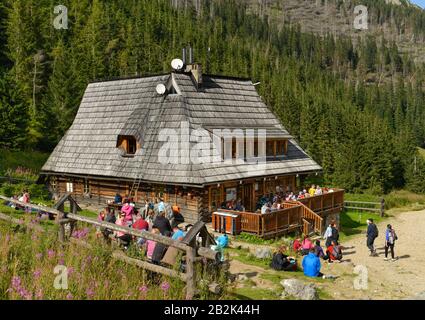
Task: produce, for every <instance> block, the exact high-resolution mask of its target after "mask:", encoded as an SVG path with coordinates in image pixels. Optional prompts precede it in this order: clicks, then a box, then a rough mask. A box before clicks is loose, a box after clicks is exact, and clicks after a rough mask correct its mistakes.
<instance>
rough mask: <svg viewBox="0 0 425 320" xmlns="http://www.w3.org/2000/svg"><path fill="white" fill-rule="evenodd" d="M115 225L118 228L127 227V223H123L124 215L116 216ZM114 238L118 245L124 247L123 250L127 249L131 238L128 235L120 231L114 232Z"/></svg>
mask: <svg viewBox="0 0 425 320" xmlns="http://www.w3.org/2000/svg"><path fill="white" fill-rule="evenodd" d="M115 224H116V225H118V226H122V227H127V223H126V222H125V219H124V215H123V213H122V212H120V213H119V214H118V219H117V221H116V222H115ZM116 237H117V239H118V241H119V243H120V244H121V245H122V246H123V247H124V249H127V248H128V246H129V245H130V241H131V239H132V237H131V236H130V235H129V234H126V233H125V232H121V231H117V232H116Z"/></svg>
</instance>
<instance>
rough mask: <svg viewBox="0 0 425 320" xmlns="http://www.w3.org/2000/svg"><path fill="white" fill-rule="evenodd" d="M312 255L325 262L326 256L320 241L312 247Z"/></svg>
mask: <svg viewBox="0 0 425 320" xmlns="http://www.w3.org/2000/svg"><path fill="white" fill-rule="evenodd" d="M314 254H315V255H316V256H317V257H318V258H321V259H323V260H327V259H328V256H327V255H325V252H324V251H323V249H322V246H321V245H320V240H316V243H315V246H314Z"/></svg>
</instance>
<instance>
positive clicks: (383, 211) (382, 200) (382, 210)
mask: <svg viewBox="0 0 425 320" xmlns="http://www.w3.org/2000/svg"><path fill="white" fill-rule="evenodd" d="M384 216H385V199H384V198H382V199H381V217H384Z"/></svg>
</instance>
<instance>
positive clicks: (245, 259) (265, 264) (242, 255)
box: [226, 248, 270, 269]
mask: <svg viewBox="0 0 425 320" xmlns="http://www.w3.org/2000/svg"><path fill="white" fill-rule="evenodd" d="M226 251H227V252H229V253H232V257H231V258H232V259H235V260H238V261H240V262H242V263H244V264H248V265H252V266H257V267H261V268H265V269H269V268H270V267H269V264H270V259H258V258H257V257H255V256H254V255H252V254H251V253H250V252H249V250H248V249H230V248H229V249H226Z"/></svg>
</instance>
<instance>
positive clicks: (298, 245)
mask: <svg viewBox="0 0 425 320" xmlns="http://www.w3.org/2000/svg"><path fill="white" fill-rule="evenodd" d="M301 248H302V246H301V241H300V239H295V240H294V244H293V245H292V249H293V250H294V252H296V253H298V252H299V251H300V250H301Z"/></svg>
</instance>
